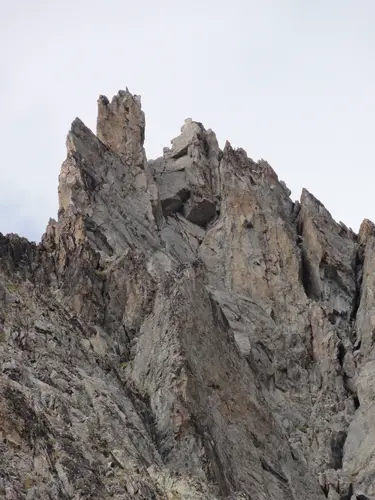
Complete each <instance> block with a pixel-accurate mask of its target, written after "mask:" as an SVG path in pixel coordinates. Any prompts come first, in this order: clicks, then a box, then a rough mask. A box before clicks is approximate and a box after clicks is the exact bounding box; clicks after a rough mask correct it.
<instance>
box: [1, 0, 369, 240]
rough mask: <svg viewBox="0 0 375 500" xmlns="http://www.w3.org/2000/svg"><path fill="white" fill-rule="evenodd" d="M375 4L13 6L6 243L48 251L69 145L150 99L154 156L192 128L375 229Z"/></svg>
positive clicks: (7, 72)
mask: <svg viewBox="0 0 375 500" xmlns="http://www.w3.org/2000/svg"><path fill="white" fill-rule="evenodd" d="M374 23H375V2H374V0H357V1H356V2H354V1H353V0H315V1H313V2H310V1H307V0H262V1H259V0H231V1H230V2H228V1H223V0H189V1H188V2H182V1H179V0H143V1H142V2H135V1H134V0H132V1H128V0H106V1H101V2H100V1H95V0H74V1H73V0H64V1H61V0H55V1H54V2H51V0H33V1H32V2H31V1H30V0H15V1H13V2H3V4H2V7H1V17H0V61H1V73H0V75H1V76H0V104H1V113H0V148H1V157H0V232H2V233H9V232H13V233H19V234H20V235H22V236H26V237H28V238H29V239H32V240H34V241H39V240H40V237H41V235H42V233H43V232H44V230H45V227H46V225H47V222H48V220H49V218H50V217H53V218H56V215H57V208H58V206H57V183H58V175H59V172H60V167H61V163H62V162H63V160H64V158H65V154H66V149H65V139H66V134H67V132H68V130H69V128H70V124H71V122H72V121H73V119H74V118H75V117H76V116H78V117H80V118H81V119H82V120H83V121H84V122H85V124H86V125H87V126H88V127H90V128H91V129H92V130H93V131H95V126H96V113H97V103H96V101H97V98H98V96H99V94H104V95H107V97H109V98H111V97H112V96H113V95H114V94H116V93H117V91H118V90H119V89H124V88H125V87H128V88H129V90H130V91H131V92H133V93H135V94H140V95H141V96H142V106H143V109H144V111H145V113H146V127H147V129H146V144H145V145H146V152H147V155H148V158H155V157H157V156H160V155H161V153H162V149H163V147H164V146H168V145H169V143H170V140H171V139H172V138H173V137H175V136H176V135H178V134H179V131H180V127H181V125H182V124H183V122H184V119H185V118H188V117H191V118H193V120H197V121H200V122H202V123H203V124H204V125H205V127H206V128H211V129H213V130H214V131H215V132H216V134H217V137H218V140H219V143H220V145H221V146H222V147H223V146H224V143H225V140H227V139H228V140H229V141H230V142H231V144H232V146H234V147H242V148H243V149H245V150H246V151H247V153H248V155H249V156H250V157H251V158H253V159H254V160H258V159H260V158H264V159H265V160H267V161H268V162H269V163H270V164H271V165H272V166H273V168H274V170H275V171H276V172H277V173H278V176H279V178H280V179H282V180H284V181H285V182H286V184H287V185H288V187H289V188H290V189H291V190H292V198H293V199H298V198H299V197H300V193H301V189H302V187H305V188H307V189H308V190H309V191H310V192H312V193H313V194H314V195H315V196H316V197H317V198H319V199H320V200H321V201H322V202H323V203H324V204H325V205H326V207H327V209H328V210H329V211H330V212H331V213H332V215H333V216H334V217H335V218H336V219H337V220H341V221H343V222H344V223H345V224H346V225H348V226H351V227H352V228H353V229H354V230H358V227H359V225H360V223H361V221H362V220H363V219H364V218H369V219H372V220H375V198H374V191H375V188H374V183H375V169H374V166H375V141H374V133H375V124H374V121H375V64H374V61H375V31H374V29H373V26H374Z"/></svg>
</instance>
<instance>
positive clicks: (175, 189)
mask: <svg viewBox="0 0 375 500" xmlns="http://www.w3.org/2000/svg"><path fill="white" fill-rule="evenodd" d="M144 137H145V117H144V113H143V111H142V109H141V102H140V98H139V96H135V95H132V94H131V93H130V92H129V91H128V90H126V91H120V92H119V93H118V95H116V96H115V97H114V98H113V99H112V101H111V102H109V100H108V99H107V98H106V97H104V96H100V97H99V100H98V122H97V131H96V135H95V134H94V133H93V132H91V131H90V130H89V129H88V128H87V127H86V126H85V125H84V124H83V123H82V122H81V121H80V120H79V119H78V118H77V119H76V120H74V122H73V123H72V126H71V130H70V132H69V134H68V138H67V159H66V160H65V162H64V163H63V165H62V169H61V174H60V177H59V190H58V195H59V212H58V218H57V220H52V219H51V220H50V222H49V224H48V227H47V230H46V233H45V234H44V236H43V238H42V241H41V243H40V244H38V245H36V244H34V243H30V242H28V241H27V240H26V239H24V238H20V237H18V236H16V235H7V236H2V235H0V360H1V375H0V433H1V440H0V448H1V450H0V451H1V460H0V498H4V499H6V500H18V499H27V500H34V499H35V500H36V499H38V500H45V499H51V500H55V499H56V500H57V499H74V500H86V499H87V500H88V499H98V500H99V499H100V500H104V499H107V498H108V499H110V498H111V499H116V500H125V499H152V498H153V499H155V500H156V499H163V500H183V499H187V500H188V499H190V500H193V499H198V500H199V499H202V500H203V499H207V500H210V499H211V500H219V499H222V498H228V499H232V500H235V499H237V500H240V499H242V500H245V499H252V500H253V499H257V500H271V499H272V500H301V499H306V498H308V499H309V500H310V499H311V500H318V499H319V500H320V499H324V498H328V499H330V500H355V499H357V500H366V499H372V498H375V486H374V485H375V482H374V477H375V460H374V453H375V427H374V422H373V420H374V419H373V409H374V394H375V389H374V387H375V376H374V375H373V372H374V370H375V354H374V353H375V351H374V348H373V345H374V339H375V336H374V331H375V319H374V318H375V302H374V294H375V281H374V277H373V269H374V267H375V225H374V224H373V223H372V222H370V221H369V220H365V221H364V222H363V224H362V226H361V229H360V231H359V234H358V235H356V234H355V233H354V232H353V231H352V230H351V229H348V228H347V227H346V226H345V225H344V224H343V223H337V222H335V221H334V220H333V218H332V216H331V215H330V213H329V212H328V210H327V209H326V208H325V207H324V206H323V205H322V204H321V203H320V202H319V201H318V200H317V199H316V198H315V197H314V196H313V195H312V194H310V193H309V192H308V191H307V190H303V192H302V196H301V199H300V201H298V202H293V201H292V200H291V199H290V194H291V193H290V191H289V190H288V188H287V187H286V185H285V183H284V182H282V181H279V179H278V177H277V175H276V173H275V171H274V170H273V169H272V167H271V166H270V165H269V164H268V163H267V162H266V161H264V160H260V161H258V162H255V161H253V160H252V159H251V158H249V157H248V156H247V154H246V152H245V151H244V150H242V149H233V148H232V146H231V145H230V143H229V142H227V143H226V145H225V147H224V149H223V150H220V148H219V145H218V142H217V140H216V137H215V134H214V133H213V132H212V131H211V130H206V129H205V128H204V127H203V125H202V124H201V123H198V122H194V121H192V120H191V119H188V120H186V121H185V124H184V125H183V127H182V129H181V134H180V135H179V136H178V137H176V138H175V139H173V140H172V144H171V147H170V148H165V149H164V152H163V156H162V157H161V158H158V159H156V160H154V161H149V162H148V161H147V159H146V154H145V150H144Z"/></svg>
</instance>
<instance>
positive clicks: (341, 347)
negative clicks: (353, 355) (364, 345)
mask: <svg viewBox="0 0 375 500" xmlns="http://www.w3.org/2000/svg"><path fill="white" fill-rule="evenodd" d="M345 354H346V349H345V346H344V344H343V343H342V342H339V344H338V346H337V360H338V362H339V363H340V366H341V367H342V366H343V364H344V358H345Z"/></svg>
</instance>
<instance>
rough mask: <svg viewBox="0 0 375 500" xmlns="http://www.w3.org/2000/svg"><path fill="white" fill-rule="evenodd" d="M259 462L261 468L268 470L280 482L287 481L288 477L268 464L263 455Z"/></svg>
mask: <svg viewBox="0 0 375 500" xmlns="http://www.w3.org/2000/svg"><path fill="white" fill-rule="evenodd" d="M260 462H261V464H262V468H263V470H265V471H266V472H269V473H270V474H272V475H273V476H275V477H276V478H277V479H278V480H279V481H281V482H282V483H288V482H289V481H288V478H287V477H286V476H285V475H284V474H283V473H282V472H280V471H278V470H276V469H275V468H274V467H272V465H270V464H269V463H268V462H266V461H265V459H264V458H263V457H262V458H261V459H260Z"/></svg>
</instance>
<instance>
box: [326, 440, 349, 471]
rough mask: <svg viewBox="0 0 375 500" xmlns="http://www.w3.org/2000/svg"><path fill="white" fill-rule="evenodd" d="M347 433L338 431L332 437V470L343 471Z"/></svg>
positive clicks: (330, 465) (330, 466)
mask: <svg viewBox="0 0 375 500" xmlns="http://www.w3.org/2000/svg"><path fill="white" fill-rule="evenodd" d="M346 437H347V432H346V431H343V430H341V431H338V432H337V433H336V432H335V433H334V434H333V435H332V437H331V463H330V464H329V468H331V469H335V470H338V469H342V460H343V454H344V444H345V441H346Z"/></svg>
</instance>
